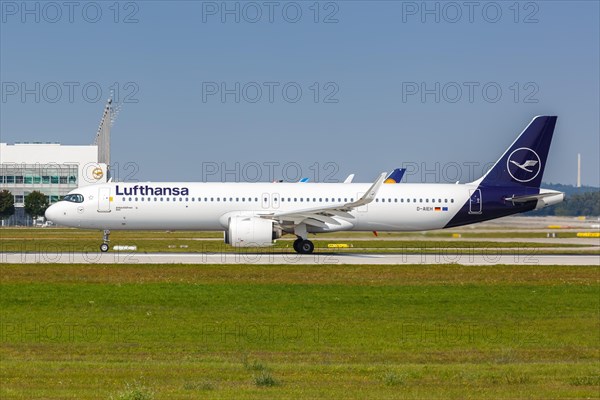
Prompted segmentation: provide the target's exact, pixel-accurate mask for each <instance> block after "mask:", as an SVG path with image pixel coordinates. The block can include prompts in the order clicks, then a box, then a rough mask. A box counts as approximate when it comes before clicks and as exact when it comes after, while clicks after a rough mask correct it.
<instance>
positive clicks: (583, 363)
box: [0, 264, 600, 399]
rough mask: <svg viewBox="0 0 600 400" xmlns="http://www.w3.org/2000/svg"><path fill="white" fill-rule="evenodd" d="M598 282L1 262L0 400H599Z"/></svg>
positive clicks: (585, 275)
mask: <svg viewBox="0 0 600 400" xmlns="http://www.w3.org/2000/svg"><path fill="white" fill-rule="evenodd" d="M599 272H600V271H599V270H598V267H592V266H589V267H561V266H487V267H468V266H457V265H439V266H368V265H365V266H345V265H324V266H307V265H279V266H262V265H228V266H218V265H201V266H198V265H177V266H174V265H151V266H150V265H131V266H125V265H51V264H48V265H1V266H0V276H1V277H2V279H1V281H0V327H1V328H2V329H1V331H0V339H1V340H0V379H1V381H0V398H2V399H5V398H6V399H31V398H44V399H59V398H78V399H110V398H111V396H112V398H114V399H118V398H123V399H128V398H132V399H135V398H139V399H146V398H148V399H149V398H154V399H192V398H205V397H206V398H223V399H229V398H231V399H262V398H264V399H272V398H290V399H291V398H310V399H312V398H332V399H339V398H357V399H364V398H367V399H386V398H415V399H417V398H418V399H422V398H434V399H435V398H439V399H447V398H450V399H452V398H456V399H463V398H478V399H479V398H494V399H497V398H506V399H508V398H511V399H513V398H531V397H535V398H576V397H588V398H598V397H599V395H598V393H599V391H598V389H599V384H600V381H599V376H600V365H599V363H598V357H599V354H600V353H599V351H600V322H599V307H600V296H599V294H600V292H599V290H600V286H599V281H598V277H599V275H598V273H599ZM140 382H141V383H140ZM119 396H121V397H119ZM125 396H130V397H125ZM131 396H138V397H131ZM140 396H146V397H140ZM147 396H153V397H147Z"/></svg>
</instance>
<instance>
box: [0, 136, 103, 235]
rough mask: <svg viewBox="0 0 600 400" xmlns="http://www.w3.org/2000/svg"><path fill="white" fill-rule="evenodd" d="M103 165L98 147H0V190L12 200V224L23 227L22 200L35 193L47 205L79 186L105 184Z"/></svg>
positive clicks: (24, 144)
mask: <svg viewBox="0 0 600 400" xmlns="http://www.w3.org/2000/svg"><path fill="white" fill-rule="evenodd" d="M106 174H107V167H106V164H102V163H98V146H96V145H91V146H64V145H60V144H58V143H15V144H14V145H9V144H6V143H0V190H8V191H10V192H11V193H12V195H13V196H14V202H15V215H14V216H13V218H12V219H13V220H12V221H9V223H10V222H12V223H13V224H25V220H24V216H25V212H24V210H23V206H24V203H23V202H24V199H25V196H27V195H28V194H29V193H31V192H33V191H34V190H37V191H40V192H42V193H44V194H45V195H46V196H47V197H48V201H49V203H54V202H57V201H58V200H59V199H60V198H61V197H62V196H64V195H65V194H67V193H68V192H70V191H71V190H73V189H75V188H77V187H79V186H87V185H90V184H94V183H99V182H106Z"/></svg>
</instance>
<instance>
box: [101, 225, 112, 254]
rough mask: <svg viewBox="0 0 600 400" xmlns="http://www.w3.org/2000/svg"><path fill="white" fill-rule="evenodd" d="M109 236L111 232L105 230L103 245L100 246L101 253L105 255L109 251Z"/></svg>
mask: <svg viewBox="0 0 600 400" xmlns="http://www.w3.org/2000/svg"><path fill="white" fill-rule="evenodd" d="M109 236H110V231H109V230H108V229H105V230H104V234H103V235H102V244H101V245H100V251H101V252H103V253H106V252H107V251H108V243H109V242H110V239H109Z"/></svg>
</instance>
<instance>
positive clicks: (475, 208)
mask: <svg viewBox="0 0 600 400" xmlns="http://www.w3.org/2000/svg"><path fill="white" fill-rule="evenodd" d="M469 193H470V194H471V198H470V200H469V214H481V212H482V203H483V202H482V200H481V189H475V190H470V191H469Z"/></svg>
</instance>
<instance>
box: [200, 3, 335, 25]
mask: <svg viewBox="0 0 600 400" xmlns="http://www.w3.org/2000/svg"><path fill="white" fill-rule="evenodd" d="M201 3H202V23H204V24H210V23H221V24H242V23H243V24H259V23H265V24H277V23H287V24H298V23H301V22H312V23H315V24H337V23H339V22H340V2H337V1H202V2H201Z"/></svg>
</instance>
